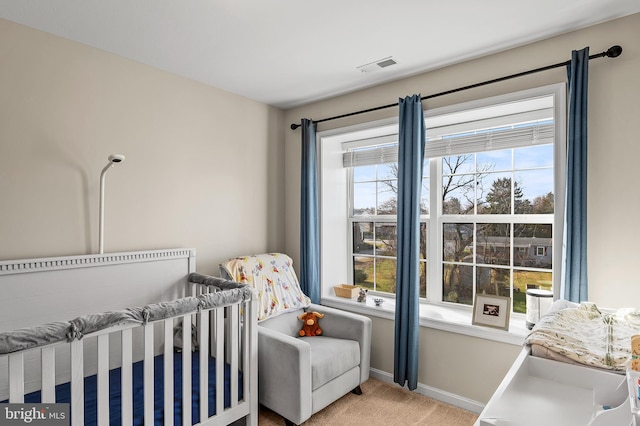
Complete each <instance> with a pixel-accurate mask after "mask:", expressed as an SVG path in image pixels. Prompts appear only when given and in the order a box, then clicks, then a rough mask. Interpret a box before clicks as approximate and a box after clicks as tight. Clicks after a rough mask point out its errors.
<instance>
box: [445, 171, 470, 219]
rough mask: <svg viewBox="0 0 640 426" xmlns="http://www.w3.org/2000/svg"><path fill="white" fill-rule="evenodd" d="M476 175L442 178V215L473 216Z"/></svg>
mask: <svg viewBox="0 0 640 426" xmlns="http://www.w3.org/2000/svg"><path fill="white" fill-rule="evenodd" d="M474 181H475V177H474V175H461V176H443V177H442V213H443V214H473V200H474V198H475V197H474V191H473V188H474Z"/></svg>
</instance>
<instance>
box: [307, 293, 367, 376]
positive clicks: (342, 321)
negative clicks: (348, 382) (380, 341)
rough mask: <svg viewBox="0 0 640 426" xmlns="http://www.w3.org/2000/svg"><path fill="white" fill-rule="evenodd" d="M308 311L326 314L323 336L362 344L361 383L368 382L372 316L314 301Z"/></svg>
mask: <svg viewBox="0 0 640 426" xmlns="http://www.w3.org/2000/svg"><path fill="white" fill-rule="evenodd" d="M307 311H316V312H320V313H322V314H325V316H324V318H322V319H321V320H320V321H319V324H320V328H322V335H323V336H328V337H336V338H340V339H350V340H356V341H357V342H358V343H359V344H360V383H364V382H366V381H367V380H368V379H369V366H370V363H371V318H369V317H366V316H364V315H359V314H354V313H353V312H347V311H343V310H340V309H336V308H330V307H328V306H322V305H316V304H313V303H312V304H311V305H310V306H309V308H307Z"/></svg>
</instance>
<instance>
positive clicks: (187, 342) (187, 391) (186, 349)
mask: <svg viewBox="0 0 640 426" xmlns="http://www.w3.org/2000/svg"><path fill="white" fill-rule="evenodd" d="M182 424H183V426H191V315H190V314H189V315H185V316H183V317H182Z"/></svg>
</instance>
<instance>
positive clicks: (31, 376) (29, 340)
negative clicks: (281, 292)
mask: <svg viewBox="0 0 640 426" xmlns="http://www.w3.org/2000/svg"><path fill="white" fill-rule="evenodd" d="M0 294H2V298H0V403H9V404H15V403H18V404H38V403H40V404H54V403H55V404H56V406H59V405H61V406H63V407H64V404H68V409H69V417H70V420H71V421H70V424H72V425H74V426H76V425H93V424H95V425H110V424H122V425H132V424H133V425H138V424H140V425H142V424H144V425H152V424H156V425H157V424H163V425H173V424H176V425H179V424H182V425H227V424H231V423H234V422H238V423H237V424H247V425H257V415H258V400H257V395H258V393H257V329H256V305H255V304H256V301H255V295H254V293H253V291H252V290H251V289H250V288H249V287H247V286H244V285H241V284H238V283H235V282H232V281H228V280H223V279H220V278H215V277H210V276H206V275H201V274H198V273H196V272H195V250H193V249H171V250H154V251H142V252H127V253H115V254H99V255H85V256H68V257H58V258H43V259H28V260H17V261H3V262H0ZM70 318H72V319H70Z"/></svg>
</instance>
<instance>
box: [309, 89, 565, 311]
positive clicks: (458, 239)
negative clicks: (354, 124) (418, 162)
mask: <svg viewBox="0 0 640 426" xmlns="http://www.w3.org/2000/svg"><path fill="white" fill-rule="evenodd" d="M563 90H564V85H555V86H549V87H545V88H540V89H534V90H530V91H526V92H521V93H517V94H512V95H506V96H502V97H498V98H494V99H489V100H484V101H478V102H472V103H469V104H466V105H461V106H454V107H449V108H444V109H441V110H434V111H427V112H426V114H425V116H426V127H427V140H426V147H425V159H424V174H423V186H422V197H421V200H420V205H421V220H420V230H419V232H420V264H419V265H418V266H419V270H420V297H421V298H422V299H423V300H424V301H428V302H431V303H438V304H446V305H450V304H455V305H456V306H464V305H469V306H470V305H472V304H473V300H474V296H475V295H476V294H491V295H501V296H509V297H511V298H512V310H513V312H516V313H524V312H525V310H526V306H525V292H526V289H527V288H532V287H535V288H544V289H550V290H554V289H555V290H557V288H558V287H559V275H560V274H559V272H558V271H559V269H558V264H559V261H558V254H559V253H557V248H558V247H560V246H561V244H558V242H557V238H558V237H559V236H560V235H561V225H562V223H561V222H562V220H561V218H562V214H561V213H562V209H563V203H562V199H563V194H562V193H561V192H562V191H561V190H558V188H562V187H563V181H562V176H563V174H564V164H563V161H564V154H563V153H562V149H560V147H561V146H564V139H563V137H562V135H563V130H564V116H563V112H562V110H561V109H560V108H557V107H556V106H557V105H558V104H559V102H561V101H560V100H559V99H558V98H559V97H561V96H560V95H561V92H562V91H563ZM336 141H337V142H339V145H336V146H339V149H338V151H339V152H340V155H341V157H342V158H341V161H340V162H341V166H342V168H343V170H344V174H343V175H342V176H343V177H344V185H345V186H346V190H345V191H344V192H343V194H344V196H345V197H346V202H345V203H344V204H343V206H344V208H345V209H346V215H345V216H343V217H344V222H343V223H346V225H347V226H346V228H347V229H348V231H347V233H345V235H344V237H345V239H346V241H344V242H345V243H346V246H347V250H343V251H342V253H343V254H344V255H345V256H346V258H347V260H346V261H345V262H342V264H343V265H344V266H346V271H347V276H346V277H345V278H346V280H347V281H348V282H350V283H353V284H356V285H359V286H362V287H365V288H368V289H369V291H370V292H374V293H379V294H381V295H388V296H392V295H393V294H394V293H395V285H396V283H395V278H396V277H395V274H396V260H397V232H396V220H397V219H396V213H397V212H396V194H397V167H398V165H397V124H395V125H385V126H380V127H377V128H376V126H372V128H370V129H366V130H364V131H357V132H352V133H349V132H347V134H344V135H340V136H339V137H338V138H337V139H336ZM323 144H324V142H323ZM322 149H324V145H323V146H322ZM327 158H328V157H327ZM325 159H326V158H325ZM327 163H328V162H326V161H325V164H327ZM324 172H325V167H324V166H323V173H324ZM339 175H340V173H339V172H337V174H336V175H335V176H339ZM323 182H324V179H323ZM558 197H561V198H560V199H559V198H558ZM338 233H339V232H338ZM337 240H340V238H337ZM554 240H556V244H554ZM560 243H561V241H560ZM335 244H336V242H335V241H334V242H332V243H329V246H332V247H335V248H336V250H334V251H335V252H336V253H339V252H340V250H338V247H337V246H336V245H335ZM323 246H325V238H324V237H323ZM554 248H556V250H554ZM330 250H331V249H330ZM323 253H324V255H323V257H324V256H328V257H330V256H331V253H329V252H328V251H324V252H323ZM554 260H555V262H554ZM338 263H340V262H338ZM323 264H325V262H324V261H323ZM323 281H324V280H323Z"/></svg>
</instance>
